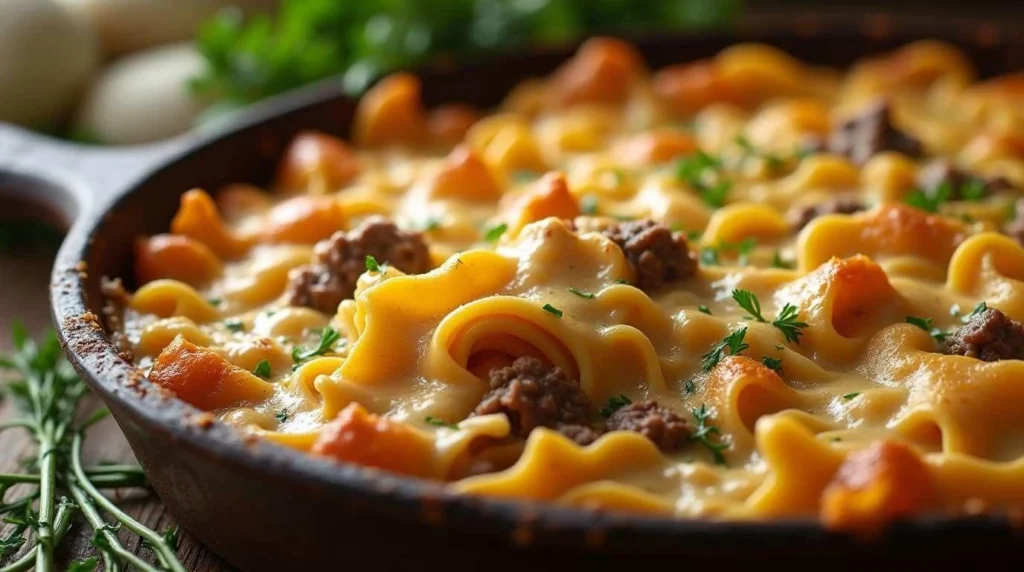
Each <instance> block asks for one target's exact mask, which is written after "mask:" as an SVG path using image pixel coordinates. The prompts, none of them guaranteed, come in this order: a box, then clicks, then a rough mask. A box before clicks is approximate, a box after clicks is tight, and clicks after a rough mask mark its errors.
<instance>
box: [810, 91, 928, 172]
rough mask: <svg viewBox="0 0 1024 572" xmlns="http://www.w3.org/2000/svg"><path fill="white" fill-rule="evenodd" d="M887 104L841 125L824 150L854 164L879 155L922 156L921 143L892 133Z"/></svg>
mask: <svg viewBox="0 0 1024 572" xmlns="http://www.w3.org/2000/svg"><path fill="white" fill-rule="evenodd" d="M891 114H892V109H891V108H890V106H889V103H888V102H887V101H884V100H883V101H878V102H875V103H873V104H871V105H870V106H868V107H867V108H866V109H865V110H864V111H863V112H861V113H860V114H858V115H856V116H855V117H851V118H850V119H847V120H846V121H844V122H843V123H841V124H840V125H839V126H838V127H837V128H836V129H835V130H834V131H833V132H832V134H831V136H830V137H829V140H828V145H827V149H828V151H829V152H831V153H835V154H837V155H844V156H846V157H848V158H849V159H850V160H851V161H853V162H854V163H858V164H862V163H866V162H867V161H868V159H870V158H871V157H873V156H874V155H876V154H878V153H881V152H883V151H897V152H899V153H903V154H904V155H906V156H908V157H914V158H918V157H921V156H922V154H923V149H922V147H921V142H920V141H918V140H917V139H914V138H913V137H911V136H909V135H907V134H906V133H903V132H902V131H900V130H898V129H896V127H894V126H893V124H892V118H891Z"/></svg>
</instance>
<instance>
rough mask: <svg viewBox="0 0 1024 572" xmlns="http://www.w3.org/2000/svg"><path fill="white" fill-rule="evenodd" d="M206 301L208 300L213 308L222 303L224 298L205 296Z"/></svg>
mask: <svg viewBox="0 0 1024 572" xmlns="http://www.w3.org/2000/svg"><path fill="white" fill-rule="evenodd" d="M206 301H207V302H209V304H210V305H211V306H213V307H215V308H216V307H218V306H220V305H221V304H223V303H224V299H223V298H217V297H214V298H207V299H206Z"/></svg>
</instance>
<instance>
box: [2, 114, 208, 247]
mask: <svg viewBox="0 0 1024 572" xmlns="http://www.w3.org/2000/svg"><path fill="white" fill-rule="evenodd" d="M194 139H195V136H194V135H192V134H186V135H182V136H179V137H176V138H173V139H168V140H165V141H160V142H157V143H152V144H148V145H139V146H132V147H92V146H86V145H79V144H75V143H69V142H65V141H61V140H58V139H53V138H51V137H46V136H43V135H39V134H38V133H34V132H32V131H29V130H27V129H23V128H21V127H16V126H14V125H9V124H6V123H0V198H2V197H4V196H8V197H10V196H11V195H13V198H14V199H15V201H16V205H18V204H20V205H21V207H20V208H19V207H17V206H16V207H15V208H16V209H18V210H20V209H23V208H28V209H30V210H32V207H35V208H36V209H39V208H41V209H43V210H44V211H49V212H51V213H54V214H56V218H57V221H55V222H58V223H60V224H63V225H64V226H65V227H70V226H71V225H72V224H73V223H74V221H75V220H76V219H78V218H79V217H80V216H82V215H87V214H89V213H92V212H98V211H99V210H102V209H105V208H106V207H107V206H108V204H109V203H110V202H111V201H113V200H114V199H115V198H116V197H117V196H119V195H120V193H121V191H124V190H126V189H127V188H128V187H129V186H130V185H131V184H133V183H135V182H136V181H137V180H139V179H140V178H141V177H142V176H143V175H145V174H146V173H148V172H149V171H150V170H152V169H153V168H154V167H156V166H158V165H160V164H162V163H163V162H165V161H167V160H169V159H170V158H171V157H173V156H174V155H176V154H177V153H179V152H181V151H183V150H184V149H185V148H187V147H188V146H189V145H190V144H191V142H192V141H193V140H194ZM25 205H28V207H26V206H25ZM14 214H20V213H18V212H15V213H14Z"/></svg>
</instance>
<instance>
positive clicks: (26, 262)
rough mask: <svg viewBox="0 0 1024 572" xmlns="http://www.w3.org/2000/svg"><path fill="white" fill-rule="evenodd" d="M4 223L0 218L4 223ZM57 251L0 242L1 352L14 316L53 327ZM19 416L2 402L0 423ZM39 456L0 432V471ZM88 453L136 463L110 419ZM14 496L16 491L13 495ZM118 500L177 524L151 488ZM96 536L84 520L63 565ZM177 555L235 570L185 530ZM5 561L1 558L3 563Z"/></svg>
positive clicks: (88, 406) (192, 564) (89, 401)
mask: <svg viewBox="0 0 1024 572" xmlns="http://www.w3.org/2000/svg"><path fill="white" fill-rule="evenodd" d="M3 224H4V223H3V222H2V221H0V225H3ZM55 249H56V244H55V243H54V241H53V240H49V241H42V242H36V243H34V244H30V245H23V244H22V245H16V246H14V247H8V248H4V247H3V246H0V274H2V276H3V278H4V280H3V282H4V287H3V289H0V352H7V351H8V350H10V348H11V344H10V336H9V332H10V326H11V324H12V323H13V322H14V321H15V320H20V321H22V322H24V323H25V324H26V325H27V326H28V327H29V328H30V330H31V331H32V333H33V335H39V334H41V333H44V332H45V331H46V330H47V329H49V328H50V324H51V322H50V311H49V304H48V302H47V299H48V296H47V284H48V282H49V272H50V265H51V262H52V260H53V255H54V252H55ZM98 401H99V400H98V399H96V398H95V397H92V396H86V397H85V399H84V400H83V402H82V408H83V409H84V410H92V409H95V408H97V407H99V406H100V404H99V403H98ZM14 414H15V411H13V404H11V403H8V402H0V422H3V421H5V420H9V419H10V418H11V417H12V416H13V415H14ZM34 454H35V451H34V449H33V448H32V443H31V440H30V439H29V438H28V437H27V436H26V435H25V433H24V432H21V431H19V430H8V431H4V432H3V433H0V472H3V473H6V472H17V471H18V470H19V465H18V462H19V459H21V458H22V457H26V456H31V455H34ZM83 455H84V457H85V458H86V462H87V463H88V462H97V461H101V460H102V461H116V462H119V463H121V462H126V463H135V457H134V456H133V455H132V452H131V449H130V448H129V447H128V443H127V442H125V440H124V437H123V436H122V435H121V431H120V430H119V429H118V427H117V425H116V424H115V423H114V422H113V420H112V419H109V418H108V419H106V420H104V421H103V422H102V423H100V424H99V425H97V426H96V427H94V428H93V429H90V431H89V435H88V439H87V442H86V444H85V450H84V452H83ZM13 495H14V493H13V492H12V493H11V498H13ZM117 500H118V502H119V504H120V506H121V507H122V508H123V509H125V511H126V512H128V514H130V515H132V516H133V517H135V518H136V519H138V520H139V521H141V522H142V523H144V524H146V525H147V526H149V527H150V528H153V529H154V530H163V529H164V528H165V527H166V526H169V525H173V524H174V518H173V517H172V516H171V515H170V514H168V513H167V512H166V511H165V509H164V506H163V504H162V503H161V502H160V499H159V498H157V497H156V496H155V495H154V494H152V493H150V492H148V491H144V490H139V491H130V492H128V493H127V494H125V495H123V496H121V497H120V498H118V499H117ZM0 530H2V531H3V534H4V535H6V534H7V531H6V529H0ZM120 536H121V542H122V543H123V544H124V546H125V547H126V548H128V549H129V550H132V551H133V552H137V553H139V554H140V555H142V556H144V557H146V558H150V553H149V551H148V550H145V549H143V550H140V546H139V541H138V537H136V536H134V535H132V534H128V533H127V532H126V531H122V532H121V535H120ZM91 537H92V531H91V529H90V528H89V527H88V525H86V524H85V522H84V521H82V520H81V519H79V521H78V522H76V523H75V525H74V528H72V530H71V533H70V535H69V536H68V537H66V538H65V540H64V542H63V543H62V544H61V549H60V550H59V551H58V556H59V561H60V564H61V565H60V567H59V568H58V569H61V570H62V569H64V567H65V566H66V565H67V563H69V562H72V561H74V560H77V559H80V558H84V557H88V556H93V555H95V554H96V551H95V550H94V549H93V547H92V545H91V542H90V539H91ZM23 550H25V549H24V548H23ZM18 556H20V554H19V555H18ZM178 557H179V558H180V559H181V561H182V563H183V564H184V565H185V567H186V568H187V569H188V570H215V571H220V570H233V568H232V567H230V566H228V565H227V564H226V563H224V562H223V561H222V560H220V559H219V558H218V557H217V556H216V555H214V554H212V553H211V552H209V551H208V550H206V549H205V548H204V547H203V546H202V545H201V544H199V543H198V542H197V541H196V540H194V539H193V538H191V537H190V536H189V535H188V533H187V532H186V531H182V532H181V541H180V543H179V551H178ZM151 561H152V560H151ZM3 564H4V563H3V562H0V567H2V565H3Z"/></svg>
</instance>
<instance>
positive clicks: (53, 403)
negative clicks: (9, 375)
mask: <svg viewBox="0 0 1024 572" xmlns="http://www.w3.org/2000/svg"><path fill="white" fill-rule="evenodd" d="M12 337H13V340H14V347H15V349H16V351H15V353H14V354H13V355H10V356H0V370H7V371H10V372H13V373H14V374H15V375H16V376H17V377H16V379H14V380H13V381H10V382H9V383H7V385H6V387H5V389H6V392H7V393H8V394H10V395H11V396H12V397H13V398H14V402H15V405H16V406H17V408H18V410H19V411H20V412H21V414H22V418H21V419H18V420H16V421H12V422H7V423H4V424H0V431H4V430H8V429H15V428H18V429H24V430H26V431H28V433H29V434H30V435H31V436H32V438H33V439H34V441H35V442H36V449H37V454H36V457H35V459H34V460H33V462H32V463H31V465H33V466H34V467H35V469H34V470H35V471H37V472H26V473H21V474H2V475H0V493H3V492H6V491H7V489H8V488H10V487H11V486H13V485H15V484H22V485H29V486H30V487H31V490H30V492H28V493H27V494H25V495H23V496H22V497H21V498H18V499H15V500H13V501H11V502H9V503H6V504H3V503H0V513H2V514H7V515H8V517H7V518H8V520H10V519H11V518H12V515H13V517H14V518H15V519H20V520H18V524H16V525H15V532H16V534H13V535H8V536H7V537H5V538H4V539H2V540H3V542H4V543H5V544H7V545H8V546H14V545H15V544H17V546H18V548H20V547H21V546H22V545H23V544H24V543H25V542H27V538H26V536H24V535H26V534H27V532H28V530H29V529H31V530H32V531H33V532H34V533H35V543H34V545H33V546H32V547H31V548H30V549H29V550H28V551H27V552H26V553H25V554H24V555H23V556H22V557H21V558H19V559H18V560H16V561H14V562H11V563H9V564H8V565H6V566H5V567H3V568H0V571H2V572H16V571H21V570H29V569H30V568H32V567H34V568H35V570H37V571H38V572H51V571H53V570H54V569H55V563H54V552H55V549H56V547H57V545H58V544H59V543H60V541H61V539H62V538H63V537H64V536H65V534H66V533H67V530H68V528H70V526H71V522H72V520H73V519H74V516H75V515H76V514H78V512H79V511H81V513H82V514H83V515H84V516H85V518H86V521H87V522H88V523H89V524H90V526H92V527H93V530H94V531H96V534H95V535H94V544H95V545H96V547H97V548H98V549H99V550H100V553H101V555H102V556H103V558H104V570H106V571H116V570H120V569H121V563H122V561H123V562H127V563H128V564H130V565H132V566H134V567H135V568H136V569H139V570H146V571H150V570H172V571H174V572H184V570H185V569H184V567H183V566H182V565H181V563H180V562H179V561H178V560H177V557H176V555H175V553H174V550H173V549H172V548H171V547H170V545H169V544H167V543H166V542H165V541H164V540H163V539H162V538H161V537H160V535H159V534H156V533H155V532H153V531H152V530H150V529H148V528H146V527H145V526H143V525H142V524H140V523H138V522H137V521H135V520H134V519H131V517H129V516H128V515H127V514H125V513H124V512H123V511H121V510H120V509H119V508H117V506H116V505H114V503H113V502H111V501H110V500H109V499H107V497H105V496H104V495H103V494H101V493H100V492H99V489H100V488H122V487H140V486H145V485H146V481H145V476H144V475H143V473H142V471H141V469H139V468H138V467H133V466H125V465H105V466H104V465H100V466H97V467H90V468H88V469H87V468H86V467H84V466H83V465H82V461H81V444H82V439H83V438H84V434H85V433H86V431H87V430H88V429H89V427H90V426H92V425H93V424H94V423H96V422H97V421H99V420H101V419H103V418H104V417H105V416H106V411H105V410H101V411H99V412H97V413H95V414H93V415H91V416H89V417H88V418H87V419H86V420H85V421H84V422H82V423H76V422H75V419H76V411H77V409H78V404H79V402H80V401H81V398H82V396H83V395H84V394H85V393H86V386H85V384H84V383H82V381H81V380H80V379H79V378H78V377H77V376H76V375H75V373H74V371H72V370H71V367H70V366H69V365H68V363H67V361H65V360H64V359H63V357H62V356H61V353H60V346H59V345H58V343H57V339H56V337H54V336H52V335H50V336H48V337H46V338H45V339H44V341H43V342H42V343H38V344H37V343H36V342H35V341H33V340H31V339H29V337H28V335H27V333H26V331H25V329H24V327H22V326H21V325H15V327H14V330H13V336H12ZM61 493H66V494H68V495H70V496H71V498H73V499H74V502H72V501H70V500H68V499H67V498H66V497H65V496H62V495H61ZM2 498H3V497H2V496H0V499H2ZM96 506H99V507H100V508H101V509H102V510H103V512H106V513H108V514H110V515H112V516H113V517H114V518H115V519H116V520H117V522H120V523H125V525H126V526H127V527H128V528H129V529H131V530H132V531H133V532H135V533H136V534H138V535H139V536H140V537H142V538H143V539H144V540H145V541H146V542H148V543H150V545H151V546H153V549H154V551H155V552H156V553H157V556H158V558H159V559H160V566H159V567H153V566H151V565H149V564H147V563H146V562H145V561H143V560H142V559H141V558H139V557H138V556H136V555H134V554H132V553H131V552H130V551H127V550H125V549H123V548H121V550H120V551H118V550H117V549H116V547H117V546H119V544H117V542H118V541H117V535H116V534H113V532H114V531H113V530H110V525H108V524H107V522H106V521H105V520H104V518H103V515H102V513H100V512H99V510H98V509H97V508H96ZM19 511H20V512H19ZM21 523H24V525H23V524H21Z"/></svg>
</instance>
